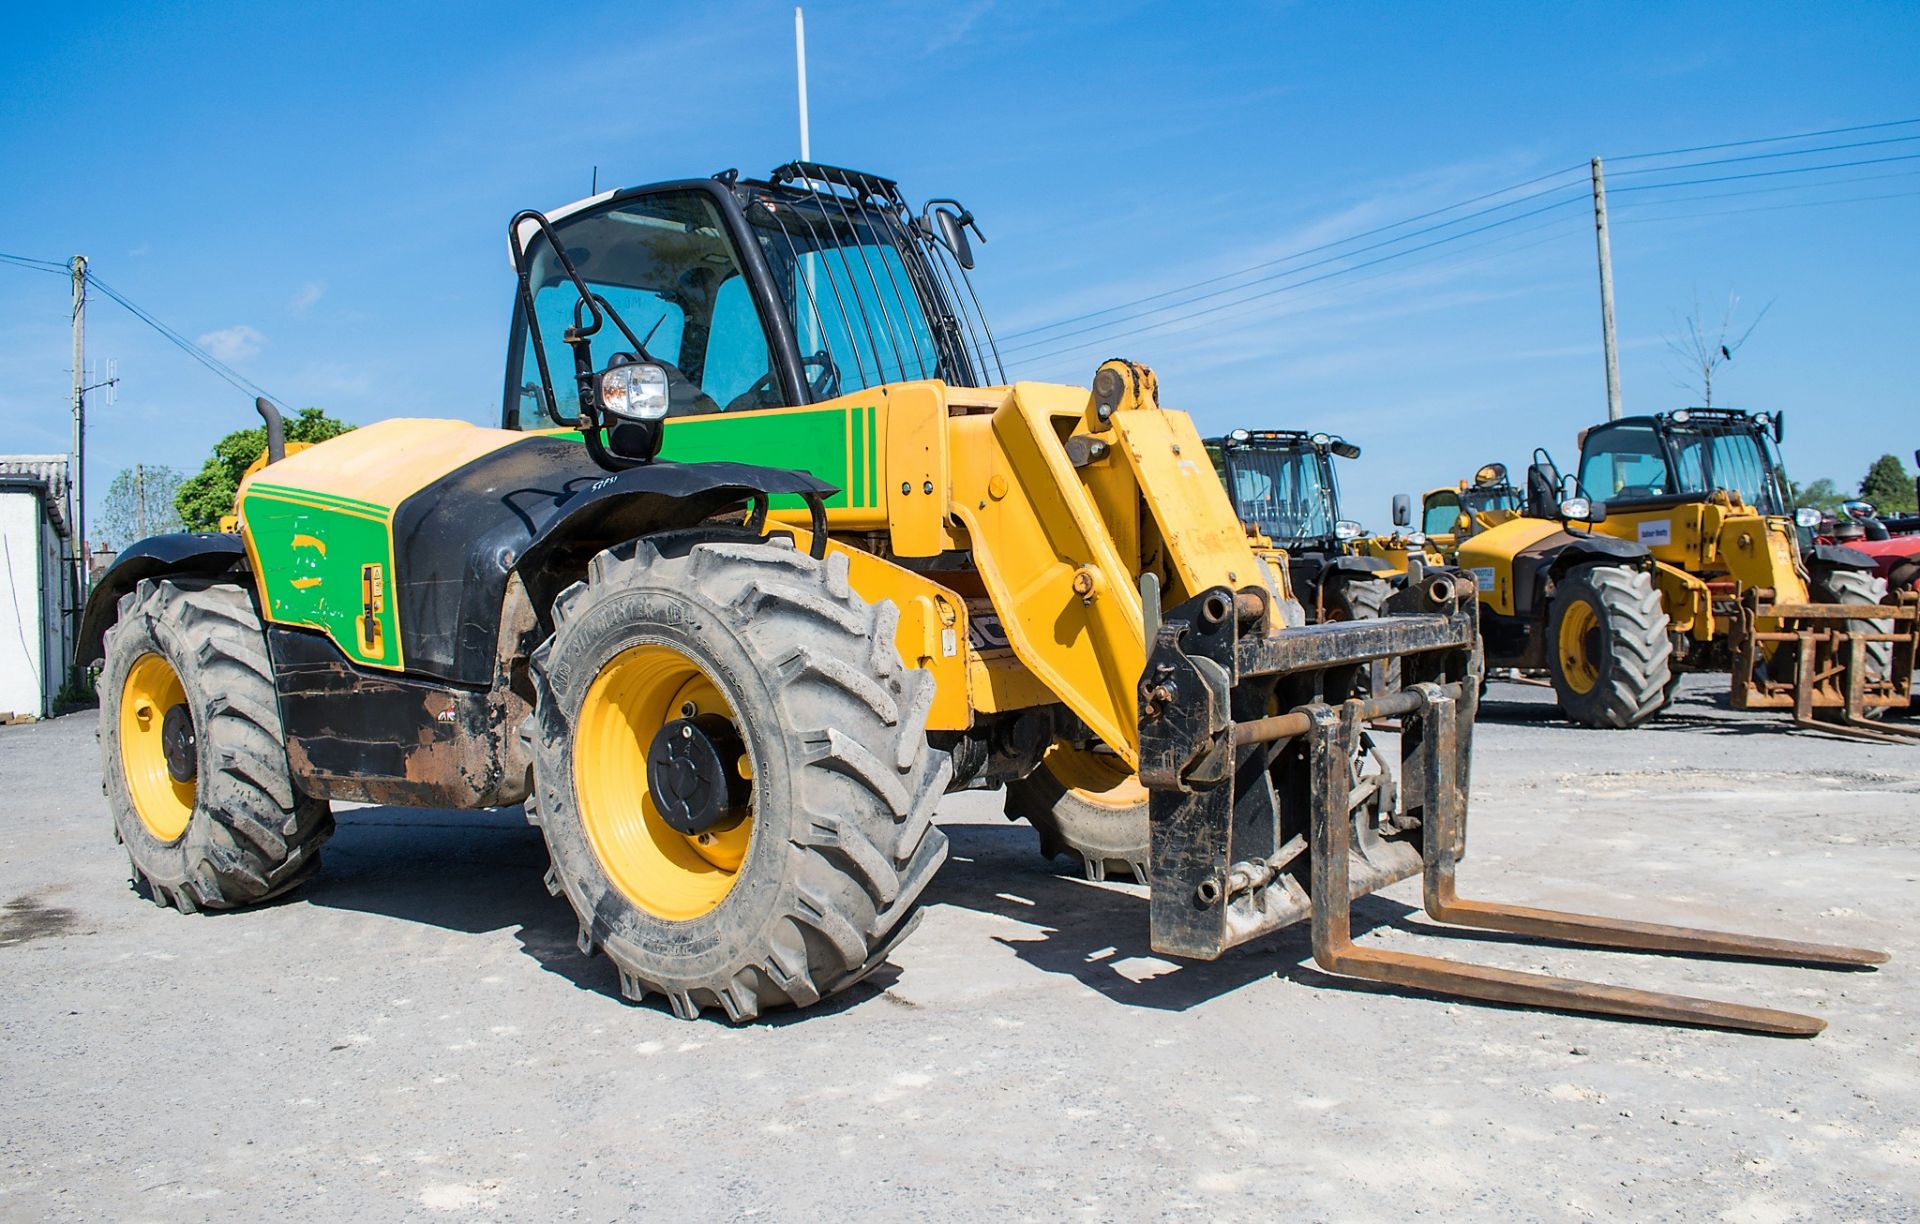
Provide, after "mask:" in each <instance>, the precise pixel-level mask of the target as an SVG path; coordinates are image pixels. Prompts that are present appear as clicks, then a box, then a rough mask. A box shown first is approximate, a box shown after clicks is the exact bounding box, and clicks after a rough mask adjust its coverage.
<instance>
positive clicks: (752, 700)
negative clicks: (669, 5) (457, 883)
mask: <svg viewBox="0 0 1920 1224" xmlns="http://www.w3.org/2000/svg"><path fill="white" fill-rule="evenodd" d="M971 221H972V218H971V215H970V214H968V213H967V212H966V211H965V210H964V209H962V208H960V207H959V206H958V205H956V204H953V203H952V202H950V201H942V202H935V203H934V204H932V205H929V206H927V207H926V208H924V209H922V210H921V211H920V212H919V213H918V214H915V213H914V212H913V211H912V210H910V209H909V208H908V206H907V205H906V202H905V200H904V199H903V198H902V197H901V195H900V193H899V190H898V188H897V187H896V186H895V185H894V184H893V183H892V182H891V181H889V180H887V179H883V178H880V177H878V176H874V175H868V174H862V173H858V172H855V171H848V170H841V169H837V168H834V167H829V166H823V165H818V164H811V163H807V164H795V165H789V166H786V167H782V168H781V169H779V170H777V171H775V172H774V174H773V175H772V176H771V177H770V178H768V179H766V180H763V181H756V180H747V179H742V178H740V177H739V176H738V175H736V174H733V173H731V172H729V173H726V174H722V175H719V176H716V177H713V178H707V179H693V180H683V181H678V182H671V183H663V184H659V185H655V186H651V187H642V188H637V189H632V190H626V191H619V192H609V193H606V194H603V195H600V196H596V197H594V198H592V199H589V200H583V201H580V202H579V203H577V204H573V205H570V206H568V207H566V208H562V209H559V210H556V211H555V212H553V213H551V214H547V215H544V216H543V215H542V214H539V213H536V212H525V213H521V214H519V215H518V216H516V217H514V218H513V220H512V221H511V223H510V226H509V232H510V238H511V242H510V247H511V252H512V257H513V264H514V270H515V274H516V276H517V280H518V292H517V295H516V300H515V307H514V314H513V318H512V325H511V332H510V341H509V347H508V358H507V371H506V380H505V397H504V405H503V417H502V421H501V427H500V428H497V429H489V428H480V427H476V426H473V425H470V424H465V423H462V422H458V421H425V420H389V421H384V422H380V423H377V424H373V425H368V426H365V427H363V428H360V429H357V430H354V431H353V432H351V433H348V434H345V435H343V436H341V437H339V438H335V439H333V440H330V441H327V442H324V443H321V444H319V445H316V446H313V447H311V448H308V449H306V450H303V451H301V452H299V453H297V454H289V453H284V448H283V447H281V446H280V445H279V444H278V443H277V442H273V441H271V440H270V447H269V449H270V454H269V457H268V458H269V462H267V463H266V464H265V465H264V466H263V467H261V468H260V469H259V470H258V471H256V472H254V473H253V474H252V475H251V476H249V477H248V478H247V479H246V480H245V481H244V482H243V484H242V486H241V489H240V492H239V496H238V507H237V530H236V531H235V532H233V533H230V534H224V533H216V534H205V535H187V536H168V537H159V538H155V539H151V540H147V541H143V542H142V543H140V544H138V545H136V546H135V547H133V548H130V549H128V550H127V551H126V552H125V553H124V554H122V557H121V559H120V560H119V562H118V563H117V564H116V566H115V568H114V569H113V570H112V571H110V572H109V574H107V575H106V576H105V577H104V579H103V580H102V582H101V584H100V586H99V588H98V591H97V593H96V595H95V597H94V599H93V601H92V602H91V603H90V605H89V607H88V609H87V612H86V617H85V623H84V632H85V635H86V640H87V650H88V652H89V653H94V652H101V651H104V667H103V671H102V674H101V678H100V692H101V695H102V717H101V747H102V753H103V769H104V785H105V788H106V790H107V792H108V796H109V799H110V807H111V809H112V811H113V816H114V831H115V833H116V834H117V836H118V837H119V838H120V839H121V840H122V841H123V843H124V844H125V847H126V850H127V853H128V856H129V858H130V860H131V863H132V868H133V871H134V873H135V877H136V879H137V880H138V881H139V882H140V883H141V885H142V886H143V887H144V888H145V889H147V890H148V891H149V892H150V894H151V895H152V897H153V899H154V900H155V901H157V902H159V903H160V904H162V905H172V906H176V907H178V908H180V909H182V910H188V909H198V908H228V907H233V906H238V905H243V904H246V903H249V902H254V901H258V900H261V899H263V898H266V897H270V896H274V895H277V894H279V893H282V892H284V891H286V890H287V889H289V888H292V887H294V886H295V885H297V884H298V883H299V882H300V881H301V880H303V879H305V878H306V877H307V876H309V875H310V874H311V873H312V871H313V870H314V869H315V867H316V865H317V862H318V858H317V854H318V851H319V848H320V845H321V843H322V842H323V841H324V840H325V839H326V837H327V835H328V833H329V832H330V831H331V829H332V822H331V819H330V817H329V814H328V813H329V806H328V805H329V804H330V803H331V802H334V801H345V800H357V801H369V802H377V803H388V804H407V805H415V806H423V807H441V808H475V807H493V806H505V805H513V804H521V803H524V805H525V810H526V813H527V816H528V818H529V819H530V820H532V821H534V822H535V823H536V824H538V826H539V827H540V829H541V831H542V834H543V835H544V838H545V841H546V844H547V848H548V850H549V853H550V857H551V866H550V868H549V870H548V873H547V884H548V887H549V888H550V889H551V890H552V891H553V892H554V893H555V894H556V895H557V896H562V897H564V898H565V899H566V902H567V903H568V904H569V905H571V906H572V908H573V910H574V911H575V913H576V914H577V915H578V918H579V922H580V946H581V949H582V951H583V952H588V953H591V952H593V951H595V950H599V951H603V952H604V953H605V954H606V955H607V956H608V957H610V958H611V960H612V961H613V963H614V965H615V966H616V967H617V968H618V970H619V975H620V983H621V989H622V992H623V993H624V994H625V995H626V996H627V997H628V998H631V999H636V1000H637V999H641V998H644V997H646V996H649V995H659V996H664V997H665V998H666V1000H667V1001H668V1002H670V1004H671V1006H672V1007H673V1010H674V1011H675V1012H676V1013H677V1014H679V1015H681V1016H684V1017H689V1018H690V1017H694V1016H697V1015H698V1014H700V1013H701V1012H702V1011H703V1010H706V1009H717V1010H719V1011H720V1012H723V1013H724V1014H725V1015H726V1016H727V1017H729V1018H730V1019H733V1020H736V1021H738V1020H746V1019H748V1018H751V1017H754V1016H756V1015H759V1014H760V1013H761V1012H763V1011H764V1010H765V1009H767V1008H769V1007H775V1006H783V1005H794V1006H806V1005H808V1004H811V1003H814V1002H816V1001H817V1000H819V999H820V998H822V997H824V996H826V995H828V994H831V993H832V992H834V991H836V990H840V989H843V988H845V987H846V986H847V985H849V984H850V983H852V982H855V981H858V980H859V979H860V978H861V977H862V976H863V975H864V974H866V973H867V972H868V971H869V970H871V969H872V968H873V967H874V966H875V965H877V964H878V963H880V962H881V961H882V960H883V959H884V958H885V957H886V955H887V953H888V950H889V949H890V948H891V947H892V946H893V944H894V943H895V941H897V940H899V939H900V938H902V937H903V936H904V935H905V934H906V933H907V932H908V931H909V929H910V928H911V927H912V925H913V921H914V918H915V915H916V912H917V907H918V905H919V904H920V902H921V900H922V898H923V896H924V895H925V891H924V890H925V889H926V887H927V884H928V881H929V880H930V879H931V878H932V876H933V874H934V872H935V871H936V869H937V868H938V866H939V864H940V862H941V859H942V857H943V855H944V853H945V839H944V837H943V836H942V835H941V833H940V831H939V830H938V829H937V828H935V827H934V825H933V823H932V817H933V814H934V809H935V806H936V804H937V803H938V802H939V800H940V797H941V796H942V795H943V794H944V793H946V792H947V791H948V790H950V789H953V788H955V787H959V786H996V785H1001V784H1006V783H1024V784H1025V785H1023V786H1015V787H1014V788H1012V789H1010V791H1009V799H1008V801H1009V804H1010V805H1012V806H1013V807H1014V810H1016V811H1017V812H1019V813H1020V814H1024V815H1025V816H1027V817H1028V818H1029V819H1032V820H1034V821H1035V822H1036V823H1037V824H1040V825H1041V826H1042V828H1043V833H1047V834H1048V835H1051V836H1052V837H1054V838H1056V839H1058V840H1060V841H1068V842H1071V843H1072V844H1073V845H1074V846H1076V847H1077V848H1078V849H1077V852H1078V853H1080V854H1082V855H1086V856H1100V857H1106V856H1113V857H1119V858H1120V859H1121V861H1123V862H1129V863H1131V862H1132V861H1133V855H1134V853H1135V850H1136V846H1135V845H1134V844H1133V842H1132V841H1131V839H1133V838H1136V837H1137V836H1139V833H1140V832H1141V831H1142V830H1144V832H1145V835H1146V849H1145V854H1144V862H1145V867H1146V873H1145V874H1146V876H1147V880H1148V883H1149V885H1150V890H1149V898H1148V901H1147V917H1148V923H1149V927H1150V930H1151V934H1152V944H1153V946H1154V947H1155V948H1156V949H1157V950H1159V951H1161V952H1162V953H1164V954H1168V955H1176V956H1185V957H1201V958H1211V957H1215V956H1218V955H1220V954H1221V953H1222V952H1223V951H1225V950H1226V949H1227V948H1229V947H1232V946H1234V945H1236V944H1240V943H1243V942H1245V941H1247V940H1249V939H1252V938H1255V937H1257V936H1259V935H1261V934H1263V933H1265V932H1268V931H1271V930H1274V929H1275V928H1278V927H1280V926H1283V925H1285V924H1288V923H1292V922H1296V921H1301V920H1308V921H1310V922H1311V923H1312V929H1313V943H1314V955H1315V958H1316V960H1317V961H1318V962H1319V963H1320V964H1321V965H1322V966H1323V967H1324V968H1326V969H1327V970H1328V971H1329V972H1333V973H1343V974H1349V975H1355V976H1360V977H1368V978H1374V979H1377V980H1382V981H1386V982H1392V983H1398V984H1402V985H1407V986H1413V987H1418V988H1421V989H1426V990H1437V991H1449V992H1455V993H1459V994H1464V995H1469V996H1473V997H1477V998H1484V999H1495V1000H1501V1001H1505V1002H1517V1003H1526V1004H1533V1005H1540V1006H1550V1007H1560V1008H1570V1009H1576V1010H1585V1011H1597V1012H1606V1013H1614V1014H1623V1015H1629V1016H1636V1017H1643V1018H1655V1019H1663V1020H1668V1021H1672V1022H1678V1023H1693V1024H1709V1025H1721V1026H1727V1027H1734V1028H1744V1029H1752V1030H1755V1031H1762V1032H1774V1033H1791V1034H1810V1033H1813V1032H1816V1031H1818V1030H1819V1029H1820V1028H1821V1027H1822V1022H1821V1021H1820V1020H1818V1019H1816V1018H1813V1017H1809V1016H1804V1015H1796V1014H1793V1013H1789V1012H1784V1011H1778V1010H1774V1009H1767V1008H1757V1007H1749V1006H1743V1005H1737V1004H1730V1003H1717V1002H1710V1001H1705V1000H1699V999H1690V998H1686V997H1682V996H1675V995H1665V994H1658V993H1654V992H1649V991H1641V990H1632V989H1627V988H1622V987H1612V986H1601V985H1596V984H1593V983H1586V982H1577V981H1572V980H1568V979H1561V978H1555V977H1549V976H1546V975H1542V974H1532V973H1517V972H1512V971H1507V970H1498V969H1492V968H1487V967H1482V966H1475V965H1471V964H1463V963H1459V962H1454V961H1449V960H1442V959H1439V958H1435V957H1430V956H1419V955H1413V954H1409V953H1402V952H1389V951H1382V950H1377V949H1372V948H1367V947H1363V946H1360V945H1356V944H1354V943H1353V942H1352V940H1351V938H1350V928H1349V907H1350V905H1351V902H1352V899H1353V898H1354V897H1356V896H1359V895H1362V894H1365V893H1368V892H1371V891H1373V890H1375V889H1378V888H1381V887H1384V886H1385V885H1387V884H1389V883H1391V882H1393V881H1396V880H1400V879H1404V878H1408V877H1410V876H1415V875H1418V876H1420V877H1421V878H1422V880H1423V884H1424V894H1425V900H1426V906H1427V910H1428V912H1429V913H1430V914H1432V915H1433V916H1434V917H1435V918H1436V919H1438V920H1440V921H1442V922H1449V923H1456V924H1464V925H1468V926H1482V927H1492V928H1495V929H1500V930H1507V931H1518V932H1523V933H1534V934H1540V935H1545V936H1549V937H1553V938H1558V939H1563V940H1573V941H1576V942H1587V943H1597V944H1601V945H1607V946H1625V947H1638V948H1652V949H1659V950H1664V951H1673V952H1704V953H1711V954H1732V955H1741V956H1748V957H1756V958H1763V959H1778V960H1786V961H1795V962H1803V963H1812V964H1826V965H1849V966H1851V965H1859V964H1868V963H1875V962H1877V961H1879V960H1883V959H1884V955H1883V954H1881V953H1877V952H1872V951H1867V950H1862V949H1853V948H1837V947H1827V946H1822V945H1809V944H1799V943H1791V942H1787V941H1781V940H1774V939H1766V938H1758V937H1747V936H1737V935H1726V934H1717V933H1712V932H1702V931H1695V930H1690V929H1687V928H1679V927H1668V926H1660V925H1656V924H1650V923H1643V922H1628V921H1615V920H1605V919H1597V918H1588V917H1584V916H1581V915H1575V914H1560V913H1554V912H1549V911H1541V910H1532V909H1521V908H1515V907H1505V906H1495V905H1489V904H1486V903H1482V902H1475V901H1467V900H1463V899H1461V898H1460V897H1458V896H1457V894H1456V893H1455V890H1454V870H1455V864H1456V861H1457V859H1458V857H1459V854H1460V852H1461V849H1462V847H1463V846H1464V839H1465V802H1466V792H1467V778H1468V762H1469V759H1470V750H1471V738H1472V726H1473V712H1474V703H1475V699H1476V686H1475V684H1474V683H1473V679H1472V674H1471V667H1470V658H1471V654H1472V651H1473V646H1474V641H1475V628H1474V600H1473V595H1472V592H1471V589H1470V588H1469V587H1468V586H1467V585H1466V584H1463V583H1461V582H1458V581H1457V580H1456V578H1455V576H1454V575H1453V574H1452V573H1451V572H1450V571H1444V570H1440V571H1429V572H1427V573H1426V574H1425V575H1424V576H1423V578H1422V580H1421V581H1419V582H1418V583H1415V582H1411V581H1409V582H1408V583H1407V584H1406V586H1405V589H1403V590H1401V591H1399V592H1397V593H1396V594H1395V596H1394V597H1393V598H1392V599H1391V600H1389V601H1388V605H1387V607H1386V608H1385V609H1384V610H1383V611H1384V612H1385V613H1386V615H1383V616H1381V617H1379V618H1377V619H1372V620H1366V621H1346V622H1334V623H1324V624H1318V625H1311V626H1302V625H1301V621H1302V620H1303V619H1304V617H1303V615H1302V613H1301V611H1300V608H1299V605H1298V603H1297V602H1296V601H1295V600H1293V599H1292V598H1291V596H1290V594H1289V591H1288V589H1287V585H1286V581H1285V576H1284V574H1275V573H1270V572H1267V571H1263V570H1262V568H1261V566H1260V564H1259V561H1258V559H1257V558H1256V556H1255V554H1254V552H1253V550H1252V548H1251V547H1250V545H1249V543H1248V540H1247V537H1246V535H1245V533H1244V532H1243V530H1242V528H1241V526H1240V523H1239V522H1238V520H1237V519H1236V518H1235V516H1234V512H1233V509H1232V507H1231V506H1230V505H1229V504H1228V501H1227V498H1226V496H1225V494H1224V493H1223V491H1222V488H1221V485H1220V482H1219V479H1218V477H1217V476H1216V475H1215V473H1214V471H1213V468H1212V465H1211V463H1210V462H1209V461H1208V457H1207V454H1206V450H1205V447H1204V446H1203V444H1202V443H1201V440H1200V437H1199V435H1198V434H1197V433H1196V432H1195V430H1194V427H1193V424H1192V422H1191V421H1190V420H1189V419H1188V418H1187V417H1186V416H1185V415H1184V414H1182V413H1179V412H1173V411H1167V410H1163V409H1162V408H1161V407H1160V406H1159V402H1158V390H1157V385H1156V382H1155V379H1154V376H1153V375H1152V373H1151V372H1149V371H1148V370H1146V369H1144V368H1142V367H1140V366H1138V365H1134V364H1131V363H1128V362H1124V361H1109V362H1107V363H1105V364H1103V365H1101V366H1100V367H1099V369H1098V370H1097V371H1096V372H1095V374H1094V377H1093V379H1092V386H1091V388H1090V389H1088V388H1076V387H1066V386H1053V385H1044V384H1036V383H1016V384H1012V385H1007V384H1006V382H1005V380H1004V375H1002V374H1001V373H1000V371H999V366H998V362H997V360H996V359H995V357H994V354H993V348H992V341H991V337H990V336H989V335H988V334H987V332H986V330H985V324H984V320H982V319H980V318H979V315H978V309H977V306H976V305H975V304H974V302H973V297H972V292H971V290H970V289H968V288H967V285H966V277H965V270H966V268H967V267H969V266H971V264H972V253H971V249H970V245H969V241H968V239H967V230H968V229H969V228H970V227H971ZM974 232H975V233H976V235H977V232H978V231H977V229H975V231H974ZM267 407H268V409H269V411H268V412H267V415H268V416H269V418H270V423H271V418H272V416H273V414H272V412H271V411H270V406H267ZM1381 660H1390V661H1391V662H1392V663H1393V665H1394V666H1395V668H1396V674H1397V676H1398V677H1399V678H1400V685H1399V687H1397V688H1396V689H1395V690H1394V691H1392V692H1377V693H1372V694H1369V695H1364V696H1363V695H1361V694H1360V693H1359V691H1358V690H1359V687H1360V686H1359V683H1358V682H1359V679H1360V677H1361V676H1363V675H1364V674H1365V673H1366V672H1367V671H1368V669H1370V668H1372V667H1374V665H1375V664H1376V663H1378V662H1379V661H1381ZM1381 719H1397V720H1399V721H1398V726H1399V728H1400V730H1399V732H1398V744H1399V749H1400V762H1399V776H1398V778H1397V780H1396V779H1395V778H1393V777H1392V776H1390V775H1388V774H1387V773H1385V772H1382V771H1381V770H1380V768H1379V767H1378V758H1376V757H1374V756H1373V755H1371V754H1363V753H1362V752H1361V751H1360V741H1361V738H1362V736H1363V734H1365V733H1367V730H1368V728H1369V726H1370V724H1372V723H1373V722H1374V721H1376V720H1381ZM1143 811H1144V813H1145V814H1146V817H1147V818H1146V820H1145V821H1144V822H1143V821H1142V820H1141V815H1142V812H1143Z"/></svg>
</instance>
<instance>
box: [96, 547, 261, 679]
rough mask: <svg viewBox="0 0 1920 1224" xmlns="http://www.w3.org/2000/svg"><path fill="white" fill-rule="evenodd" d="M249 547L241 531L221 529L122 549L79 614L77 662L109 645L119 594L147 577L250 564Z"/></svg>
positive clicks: (209, 571) (223, 570) (216, 570)
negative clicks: (107, 636) (237, 533)
mask: <svg viewBox="0 0 1920 1224" xmlns="http://www.w3.org/2000/svg"><path fill="white" fill-rule="evenodd" d="M246 560H247V548H246V545H245V544H243V543H241V540H240V537H239V536H237V535H228V534H226V533H225V532H218V531H192V532H180V533H178V534H176V535H162V536H148V537H147V538H146V539H144V540H142V541H140V542H139V543H138V544H134V545H132V546H131V547H128V548H124V549H122V550H121V552H120V555H119V556H118V557H116V558H114V562H113V566H112V568H110V569H109V570H107V572H106V573H105V574H102V575H101V576H100V581H99V582H98V583H96V584H95V585H94V588H93V594H91V595H89V596H88V597H87V607H86V611H85V612H84V613H83V614H82V615H81V617H80V639H79V641H78V642H76V643H75V644H74V659H73V665H74V666H75V667H77V668H84V667H85V666H87V664H89V663H92V662H93V661H94V660H95V659H98V658H100V657H101V655H102V654H103V653H104V651H105V649H106V648H105V645H104V643H105V640H106V635H107V630H108V628H110V627H111V626H112V625H113V622H114V621H115V620H117V619H119V615H120V597H121V596H122V595H125V594H126V593H127V592H129V591H131V590H133V588H134V587H136V586H138V585H139V584H140V582H141V581H142V580H143V579H147V578H161V577H165V576H167V575H169V574H189V575H194V576H202V577H210V576H212V575H215V574H224V573H226V572H227V571H229V570H231V569H234V568H236V567H238V566H243V565H245V564H246Z"/></svg>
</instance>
